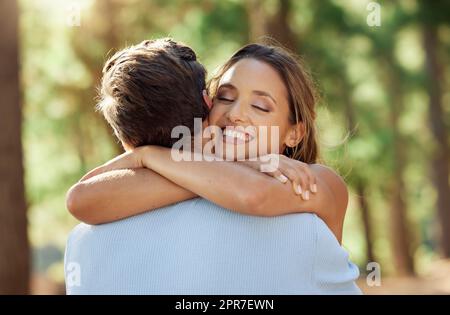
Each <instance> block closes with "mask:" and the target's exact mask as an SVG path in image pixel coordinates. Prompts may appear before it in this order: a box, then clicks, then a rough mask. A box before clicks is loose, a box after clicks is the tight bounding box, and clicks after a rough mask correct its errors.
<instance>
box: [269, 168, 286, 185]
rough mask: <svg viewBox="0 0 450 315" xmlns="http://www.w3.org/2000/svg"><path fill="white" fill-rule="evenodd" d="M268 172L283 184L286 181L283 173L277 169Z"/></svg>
mask: <svg viewBox="0 0 450 315" xmlns="http://www.w3.org/2000/svg"><path fill="white" fill-rule="evenodd" d="M268 174H270V175H271V176H273V177H275V178H276V179H278V180H279V181H280V182H282V183H283V184H285V183H286V182H287V181H288V178H287V177H286V176H285V175H284V174H283V173H281V172H280V171H279V170H276V171H275V172H271V173H268Z"/></svg>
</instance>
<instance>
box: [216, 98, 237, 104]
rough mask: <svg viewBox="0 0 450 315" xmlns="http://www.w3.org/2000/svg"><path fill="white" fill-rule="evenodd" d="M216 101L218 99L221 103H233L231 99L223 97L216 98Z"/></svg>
mask: <svg viewBox="0 0 450 315" xmlns="http://www.w3.org/2000/svg"><path fill="white" fill-rule="evenodd" d="M217 99H218V100H219V101H221V102H227V103H231V102H234V100H233V99H231V98H227V97H223V96H219V97H217Z"/></svg>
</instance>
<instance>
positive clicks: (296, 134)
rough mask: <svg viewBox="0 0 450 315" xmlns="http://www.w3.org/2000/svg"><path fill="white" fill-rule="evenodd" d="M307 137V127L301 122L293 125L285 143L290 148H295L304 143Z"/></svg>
mask: <svg viewBox="0 0 450 315" xmlns="http://www.w3.org/2000/svg"><path fill="white" fill-rule="evenodd" d="M304 135H305V125H304V124H303V123H302V122H299V123H297V124H295V125H293V126H292V127H291V128H290V129H289V131H288V133H287V134H286V138H285V139H284V143H285V144H286V146H288V147H290V148H294V147H295V146H297V144H299V143H300V141H302V139H303V137H304Z"/></svg>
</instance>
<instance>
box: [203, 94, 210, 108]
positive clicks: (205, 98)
mask: <svg viewBox="0 0 450 315" xmlns="http://www.w3.org/2000/svg"><path fill="white" fill-rule="evenodd" d="M203 100H204V101H205V103H206V105H207V106H208V108H209V109H211V108H212V99H211V97H209V95H208V93H207V92H206V90H203Z"/></svg>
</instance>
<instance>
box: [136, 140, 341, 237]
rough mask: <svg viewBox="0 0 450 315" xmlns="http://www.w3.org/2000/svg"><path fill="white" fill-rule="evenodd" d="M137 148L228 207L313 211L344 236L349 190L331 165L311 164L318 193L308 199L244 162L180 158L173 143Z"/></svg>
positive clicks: (162, 169) (271, 212) (149, 163)
mask: <svg viewBox="0 0 450 315" xmlns="http://www.w3.org/2000/svg"><path fill="white" fill-rule="evenodd" d="M133 154H135V155H137V157H138V158H137V159H138V160H140V161H142V164H143V165H144V166H145V167H147V168H150V169H152V170H154V171H155V172H157V173H159V174H161V175H162V176H164V177H166V178H167V179H169V180H171V181H172V182H174V183H176V184H178V185H180V186H181V187H184V188H186V189H189V190H190V191H192V192H193V193H195V194H197V195H199V196H201V197H203V198H205V199H208V200H210V201H212V202H214V203H216V204H219V205H221V206H223V207H225V208H228V209H232V210H235V211H238V212H241V213H244V214H250V215H259V216H275V215H282V214H288V213H293V212H313V213H316V214H317V215H319V216H320V217H321V218H322V219H323V220H324V221H325V222H326V223H327V225H328V226H329V227H330V229H331V230H332V231H333V232H334V234H335V235H336V238H337V239H338V240H339V241H340V240H341V238H342V226H343V219H344V215H345V210H346V208H347V202H348V192H347V188H346V185H345V183H344V182H343V180H342V179H341V178H340V177H339V176H338V175H337V174H336V173H335V172H333V171H332V170H331V169H329V168H327V167H324V166H321V165H314V166H312V167H311V171H312V173H313V174H314V175H316V176H315V177H316V186H317V193H316V194H315V196H314V197H313V198H308V200H303V199H302V198H301V197H300V196H299V195H296V194H294V193H293V192H292V188H291V185H288V184H282V183H280V182H279V181H278V180H276V179H274V178H273V177H270V176H267V175H265V174H263V173H260V172H257V171H255V170H253V169H251V168H249V167H246V166H244V165H242V164H240V163H234V162H227V161H210V162H207V161H195V160H194V159H192V160H191V161H175V160H173V159H172V157H171V150H170V149H167V148H162V147H156V146H147V147H141V148H139V149H138V150H136V151H135V152H134V153H133ZM193 154H197V153H193Z"/></svg>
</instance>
